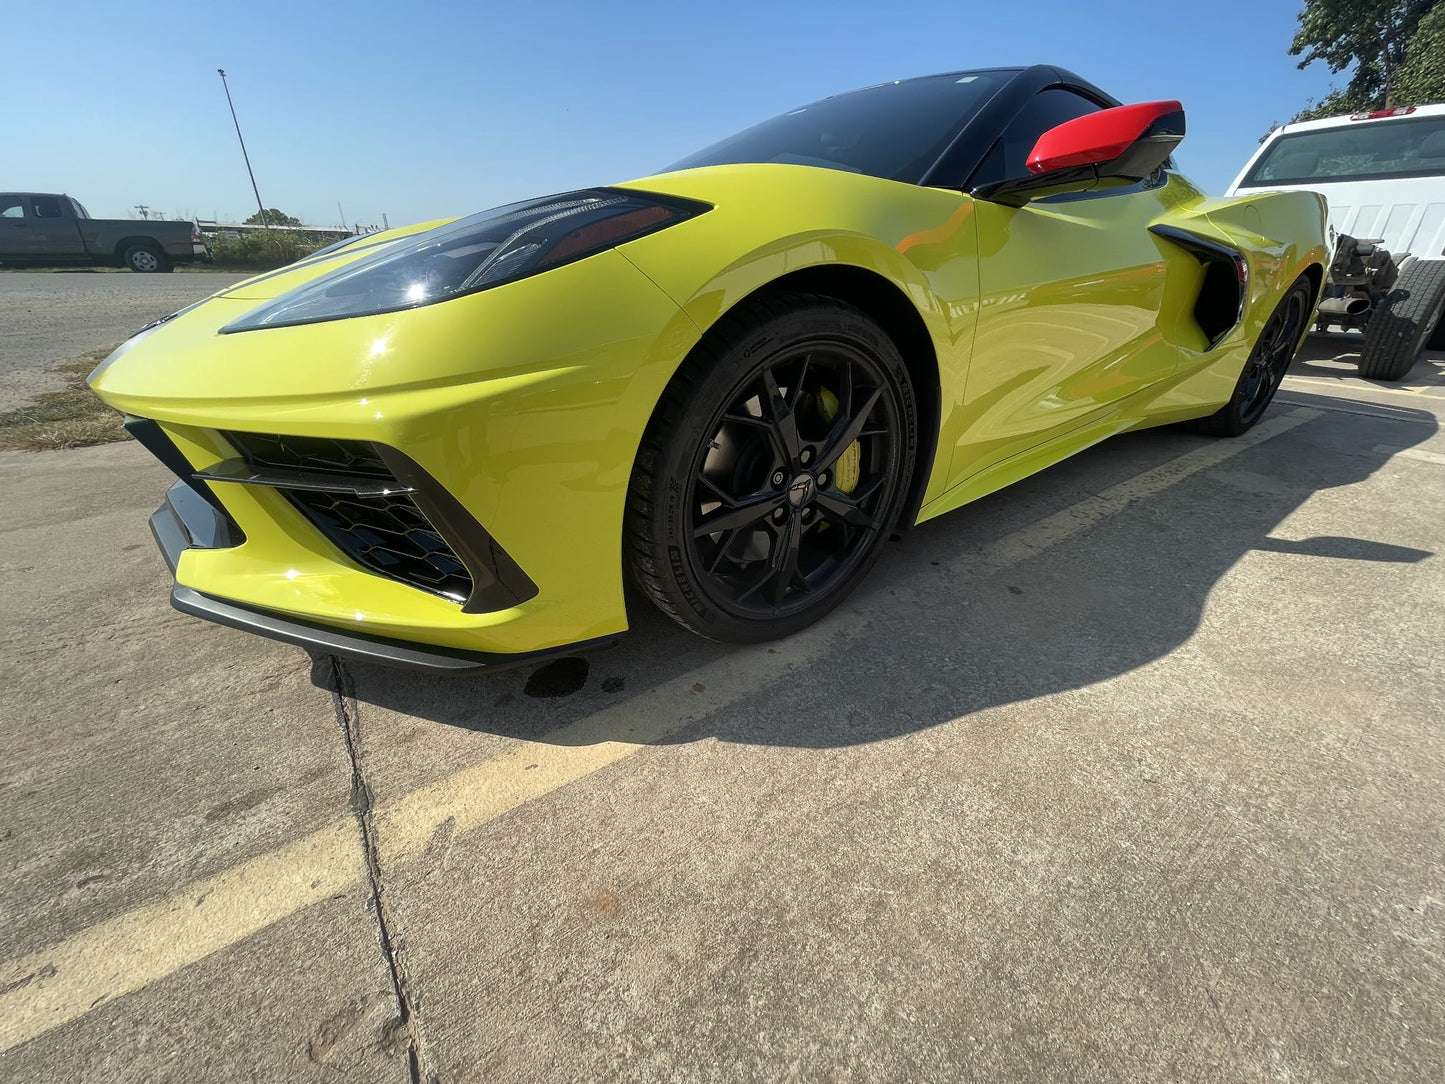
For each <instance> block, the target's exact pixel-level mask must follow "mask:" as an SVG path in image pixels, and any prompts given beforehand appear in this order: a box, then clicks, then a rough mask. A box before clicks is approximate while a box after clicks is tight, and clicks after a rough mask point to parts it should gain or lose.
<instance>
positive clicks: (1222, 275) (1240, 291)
mask: <svg viewBox="0 0 1445 1084" xmlns="http://www.w3.org/2000/svg"><path fill="white" fill-rule="evenodd" d="M1149 232H1150V233H1152V234H1154V235H1155V236H1156V237H1162V238H1164V240H1166V241H1171V242H1173V243H1174V244H1176V245H1178V246H1179V247H1180V248H1182V249H1184V251H1186V252H1188V253H1189V254H1190V255H1191V256H1193V257H1194V258H1195V259H1196V260H1198V261H1199V265H1200V266H1201V267H1202V268H1204V281H1203V283H1202V284H1201V285H1200V287H1199V296H1198V297H1197V298H1195V300H1194V322H1195V323H1196V324H1198V325H1199V330H1200V331H1202V332H1204V339H1205V342H1206V343H1207V345H1206V346H1205V348H1204V349H1206V350H1213V349H1214V348H1215V347H1216V346H1218V345H1219V344H1220V343H1221V342H1222V341H1223V340H1224V337H1225V336H1226V335H1228V334H1229V333H1230V332H1231V331H1233V330H1234V329H1235V328H1236V327H1238V326H1239V322H1240V321H1241V320H1243V319H1244V302H1245V297H1246V289H1245V288H1246V287H1247V286H1248V284H1249V264H1248V263H1246V262H1245V259H1244V255H1243V254H1242V253H1240V252H1239V251H1237V250H1236V249H1232V248H1230V247H1229V246H1228V245H1224V244H1221V243H1220V242H1218V241H1215V240H1213V239H1211V238H1208V237H1201V236H1199V235H1198V234H1195V233H1190V232H1189V231H1188V230H1181V229H1179V228H1178V227H1176V226H1150V227H1149Z"/></svg>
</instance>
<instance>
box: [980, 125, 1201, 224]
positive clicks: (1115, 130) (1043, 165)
mask: <svg viewBox="0 0 1445 1084" xmlns="http://www.w3.org/2000/svg"><path fill="white" fill-rule="evenodd" d="M1183 138H1184V107H1183V106H1182V105H1180V104H1179V103H1178V102H1172V101H1171V102H1144V103H1141V104H1139V105H1121V106H1116V107H1115V108H1113V109H1101V110H1100V111H1099V112H1097V113H1089V114H1088V115H1086V116H1082V117H1076V118H1075V119H1073V120H1070V121H1065V122H1064V123H1063V124H1060V125H1059V126H1058V127H1057V128H1050V129H1049V130H1048V131H1047V132H1045V133H1044V134H1043V135H1041V136H1039V140H1038V142H1037V143H1035V144H1034V149H1033V151H1032V152H1030V154H1029V157H1028V160H1027V162H1026V163H1025V164H1026V165H1027V166H1028V169H1029V176H1027V177H1015V178H1012V179H1010V180H1006V181H997V182H995V183H993V184H987V185H981V186H979V187H978V188H976V189H974V190H973V192H972V195H973V196H974V197H975V198H977V199H984V200H990V201H992V202H994V203H1004V204H1008V205H1010V206H1013V207H1022V206H1023V205H1024V204H1025V203H1027V202H1028V201H1029V200H1030V199H1032V198H1033V197H1034V196H1035V195H1037V194H1039V193H1041V192H1043V191H1044V190H1046V189H1055V188H1059V187H1061V186H1064V185H1071V184H1092V183H1093V182H1095V181H1098V180H1100V179H1101V178H1105V177H1120V178H1124V179H1126V180H1131V181H1142V180H1143V179H1144V178H1145V177H1148V176H1149V175H1150V174H1151V173H1153V172H1154V171H1155V170H1156V169H1158V168H1159V167H1160V166H1161V165H1163V164H1164V162H1165V161H1166V160H1167V159H1168V158H1169V155H1170V154H1171V153H1173V151H1174V148H1175V147H1177V146H1179V143H1180V141H1181V140H1182V139H1183Z"/></svg>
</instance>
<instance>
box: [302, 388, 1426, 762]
mask: <svg viewBox="0 0 1445 1084" xmlns="http://www.w3.org/2000/svg"><path fill="white" fill-rule="evenodd" d="M1340 402H1341V401H1340V399H1338V398H1334V397H1331V398H1324V397H1317V396H1310V395H1304V394H1300V393H1298V392H1291V395H1290V403H1289V406H1288V407H1286V406H1284V405H1276V406H1274V407H1273V408H1272V410H1271V414H1270V415H1267V416H1266V417H1267V419H1268V417H1270V416H1278V415H1279V414H1282V413H1283V412H1284V411H1286V410H1287V409H1293V408H1297V407H1298V406H1300V405H1307V406H1320V407H1329V406H1334V407H1336V408H1338V407H1339V405H1340ZM1437 429H1438V423H1437V421H1436V419H1435V417H1434V416H1433V415H1431V414H1429V413H1426V412H1424V411H1419V410H1412V409H1404V408H1396V407H1391V408H1390V409H1389V411H1388V416H1383V415H1360V414H1348V413H1342V412H1340V411H1339V410H1338V409H1335V410H1330V411H1322V412H1321V413H1320V414H1319V415H1318V416H1317V417H1313V418H1310V419H1309V420H1307V421H1305V422H1303V423H1302V424H1300V425H1297V426H1296V427H1294V428H1293V429H1290V430H1288V431H1286V432H1284V433H1282V434H1280V435H1278V436H1275V437H1273V438H1271V439H1269V440H1265V441H1262V442H1261V443H1259V444H1256V445H1253V446H1251V447H1248V448H1246V449H1245V450H1244V451H1242V452H1240V453H1239V454H1237V455H1235V456H1232V457H1231V458H1229V459H1226V460H1224V461H1223V462H1220V463H1217V464H1214V465H1212V466H1209V467H1206V468H1205V469H1202V470H1199V471H1198V472H1196V473H1193V474H1190V475H1188V476H1187V477H1185V478H1184V479H1183V480H1181V481H1179V482H1177V483H1176V484H1173V485H1171V486H1169V487H1168V488H1165V489H1163V490H1162V491H1160V492H1156V493H1154V494H1153V495H1152V496H1147V497H1144V498H1142V499H1140V500H1136V501H1133V502H1132V503H1129V504H1127V505H1125V506H1124V507H1123V508H1122V509H1121V510H1119V511H1118V512H1117V513H1115V514H1112V515H1109V516H1107V517H1105V518H1102V519H1100V520H1098V521H1097V522H1095V523H1093V524H1091V525H1090V526H1088V527H1087V528H1086V529H1084V530H1082V531H1081V532H1079V533H1077V534H1074V535H1072V536H1071V537H1068V538H1066V539H1065V540H1064V541H1062V542H1060V543H1059V544H1057V545H1048V546H1047V547H1041V548H1038V549H1037V551H1036V552H1031V551H1030V550H1029V548H1028V543H1029V525H1030V524H1031V523H1034V522H1037V521H1038V520H1040V519H1043V518H1044V517H1045V516H1048V515H1051V514H1053V513H1055V512H1058V511H1060V510H1062V509H1063V508H1067V507H1069V506H1071V505H1073V504H1075V503H1077V502H1078V501H1080V500H1088V499H1089V498H1090V497H1091V495H1093V494H1096V493H1099V492H1100V491H1102V490H1104V489H1106V488H1108V487H1109V486H1111V485H1115V484H1116V483H1118V482H1120V481H1123V480H1127V479H1128V478H1129V477H1133V476H1136V475H1138V474H1139V473H1142V472H1143V471H1146V470H1149V469H1151V468H1153V467H1157V466H1159V465H1161V464H1163V463H1167V462H1169V461H1171V460H1173V459H1176V458H1177V457H1179V456H1181V455H1185V454H1187V453H1189V452H1192V451H1195V450H1197V449H1200V448H1203V447H1208V446H1211V445H1212V443H1213V442H1212V441H1210V440H1209V439H1208V438H1203V437H1199V436H1195V435H1192V434H1187V433H1184V432H1181V431H1179V430H1174V429H1161V430H1151V431H1147V432H1143V433H1138V434H1132V435H1128V436H1124V437H1119V438H1116V439H1115V440H1112V441H1109V442H1106V443H1105V444H1103V445H1101V446H1099V447H1098V448H1095V449H1093V450H1091V451H1089V452H1087V453H1085V454H1083V455H1080V456H1076V457H1074V458H1073V459H1071V460H1069V461H1066V462H1065V463H1062V464H1060V465H1058V466H1056V467H1054V468H1052V469H1051V470H1049V471H1046V472H1044V473H1043V474H1040V475H1036V476H1034V477H1033V478H1030V479H1026V480H1025V481H1023V482H1021V483H1018V484H1017V485H1015V486H1013V487H1010V488H1009V489H1007V490H1004V491H1002V492H1000V493H997V494H994V495H992V496H990V497H988V498H985V499H984V500H981V501H978V502H976V503H974V504H972V505H969V506H967V507H965V508H963V509H960V510H958V511H955V512H953V513H950V514H949V515H945V516H942V517H940V518H938V519H935V520H932V521H930V522H928V523H926V524H924V525H922V526H921V527H919V528H916V529H915V530H913V531H911V532H909V534H908V535H907V536H905V537H904V538H903V539H902V540H901V541H899V542H897V543H895V544H893V545H891V546H890V547H889V549H888V551H887V552H886V553H885V555H884V557H883V559H882V560H881V561H880V562H879V564H878V566H877V567H876V568H875V570H874V572H873V574H872V576H871V577H870V578H869V580H868V581H867V582H866V583H865V584H864V585H863V587H862V589H861V590H860V591H859V592H858V593H857V594H856V595H855V596H854V597H853V599H852V600H850V602H849V603H846V604H845V606H844V610H843V611H840V612H839V613H838V614H835V615H834V616H832V617H830V618H829V619H828V620H827V622H826V623H825V624H826V625H827V626H828V627H831V628H833V629H835V630H839V631H840V632H848V633H857V634H856V635H847V636H843V635H840V636H839V637H838V642H837V644H836V645H835V646H834V647H833V648H832V649H830V650H827V651H825V652H824V653H823V654H822V655H821V657H815V658H814V659H813V661H811V662H805V663H803V664H800V665H799V666H797V667H795V668H794V669H792V670H790V671H789V672H788V673H787V674H785V676H783V677H782V678H781V679H780V680H776V681H773V682H771V683H770V684H764V685H763V686H762V687H760V688H759V689H758V690H757V691H756V692H755V693H752V694H749V695H747V696H745V697H743V698H742V699H740V700H736V701H735V702H733V703H731V704H730V705H728V706H726V707H722V708H720V709H719V710H717V711H714V712H713V713H712V714H711V715H709V716H708V717H707V718H706V719H704V720H703V721H702V722H700V723H694V724H689V725H687V726H686V727H683V728H680V729H679V730H678V731H677V732H676V733H674V734H673V735H672V736H670V737H669V738H667V739H664V740H665V741H668V742H687V741H694V740H698V739H701V738H706V737H715V738H718V739H721V740H724V741H729V742H738V743H750V744H765V745H780V746H795V747H805V748H827V747H838V746H846V745H852V744H856V743H862V742H874V741H879V740H882V739H886V738H891V737H897V736H899V735H903V734H908V733H911V732H914V731H918V730H922V729H925V728H927V727H930V726H933V725H936V724H938V723H942V722H946V721H948V720H951V719H956V718H959V717H961V716H965V715H968V714H970V713H972V712H975V711H979V710H981V709H985V708H989V707H995V706H999V705H1005V704H1010V703H1015V702H1019V701H1023V700H1028V699H1032V698H1036V697H1043V696H1048V695H1050V694H1054V693H1058V692H1061V691H1065V690H1071V689H1078V688H1082V687H1084V686H1088V685H1091V684H1094V683H1097V682H1101V681H1104V680H1107V679H1109V678H1114V677H1117V676H1119V675H1121V674H1124V673H1127V672H1129V671H1131V670H1134V669H1136V668H1138V667H1141V666H1143V665H1145V664H1147V663H1150V662H1153V661H1155V660H1157V659H1160V658H1162V657H1164V656H1166V655H1168V654H1169V653H1170V652H1172V651H1174V650H1175V649H1176V648H1178V647H1179V646H1180V645H1181V644H1183V643H1184V642H1185V641H1186V640H1188V639H1189V637H1190V636H1191V635H1192V634H1193V632H1194V631H1195V629H1196V628H1197V627H1198V625H1199V622H1200V618H1201V615H1202V613H1203V610H1204V607H1205V604H1206V600H1207V599H1208V597H1209V595H1210V592H1211V591H1212V590H1213V589H1214V587H1215V585H1216V584H1218V583H1219V581H1220V579H1221V578H1222V577H1223V576H1224V575H1225V574H1226V573H1227V572H1229V570H1230V569H1231V568H1233V567H1234V565H1235V564H1236V563H1237V562H1238V561H1239V560H1240V559H1241V558H1242V557H1243V556H1245V555H1246V554H1248V553H1250V552H1251V551H1256V550H1259V551H1267V552H1272V553H1280V554H1292V555H1298V556H1301V557H1303V558H1328V559H1334V560H1351V561H1378V562H1390V563H1413V562H1418V561H1421V560H1424V559H1425V558H1426V557H1428V556H1431V555H1430V554H1429V553H1427V552H1425V551H1422V550H1417V549H1411V548H1409V547H1405V546H1398V545H1393V544H1390V543H1387V542H1383V541H1380V540H1377V539H1370V538H1353V537H1341V536H1330V535H1322V536H1316V537H1310V538H1304V539H1289V538H1277V537H1274V535H1273V532H1274V531H1275V530H1276V529H1277V528H1278V527H1279V525H1280V524H1281V523H1282V521H1284V520H1285V519H1286V518H1287V517H1289V516H1290V515H1291V514H1292V513H1294V512H1295V511H1296V510H1297V509H1298V508H1299V507H1300V506H1301V505H1302V504H1304V503H1305V502H1306V501H1308V500H1309V499H1310V497H1311V496H1313V495H1314V494H1316V493H1318V492H1320V491H1322V490H1327V489H1332V488H1337V487H1341V486H1350V485H1354V484H1356V483H1359V482H1363V481H1364V480H1366V479H1367V478H1369V477H1370V476H1371V475H1372V474H1373V473H1374V472H1375V471H1377V470H1378V469H1379V468H1380V467H1381V466H1382V465H1383V464H1384V463H1385V462H1386V461H1387V460H1388V459H1389V458H1390V454H1389V453H1387V452H1383V451H1380V452H1377V451H1374V450H1373V449H1375V448H1376V447H1377V446H1381V445H1388V446H1392V447H1394V448H1400V447H1406V446H1411V445H1415V444H1419V443H1420V442H1422V441H1425V440H1427V439H1429V438H1430V437H1431V436H1432V435H1434V433H1435V432H1436V431H1437ZM1121 466H1122V469H1123V470H1125V471H1126V473H1124V474H1123V475H1120V473H1119V472H1120V469H1121ZM1011 534H1013V535H1015V536H1016V537H1017V538H1018V539H1019V540H1020V541H1021V542H1022V543H1023V545H1022V546H1020V547H1019V552H1020V553H1021V554H1022V555H1023V557H1022V559H1021V560H1018V561H1016V562H1013V563H1005V564H1003V565H1002V566H1000V565H999V564H997V563H995V564H994V565H993V566H992V567H991V568H989V567H982V568H979V567H976V566H977V561H976V560H974V558H975V557H976V555H977V554H978V553H979V552H980V551H981V549H982V548H983V547H984V546H986V545H989V544H990V543H992V542H995V541H996V540H998V539H1000V538H1002V537H1004V536H1008V535H1011ZM630 615H631V618H632V624H633V627H632V631H631V632H630V633H629V634H628V635H627V636H626V637H625V638H624V639H623V641H622V643H621V645H620V646H618V647H617V648H614V649H612V650H611V651H606V652H600V653H597V654H595V655H592V656H590V657H589V658H588V659H587V660H585V661H584V662H576V661H573V662H570V663H568V664H567V665H568V666H569V667H570V673H569V674H568V675H565V680H564V681H562V683H561V686H560V692H559V690H558V688H556V687H553V686H551V685H549V682H550V681H551V678H550V677H549V676H548V674H547V673H545V672H542V673H540V677H539V671H538V670H537V669H536V668H534V669H533V671H531V672H528V671H521V672H507V673H502V674H496V675H492V676H488V677H482V678H476V679H451V680H438V679H437V678H436V677H433V676H429V675H419V674H414V673H408V672H402V671H390V670H385V669H381V668H375V667H370V666H363V665H359V664H352V663H348V664H346V669H347V672H348V674H349V676H350V678H351V681H350V684H351V689H350V690H349V691H350V692H352V693H353V694H354V696H355V698H356V700H357V701H358V703H359V705H360V711H361V713H362V716H363V718H364V717H365V715H366V714H367V712H368V706H370V707H372V708H383V709H389V710H393V711H397V712H402V713H404V714H406V715H409V716H415V717H418V718H422V719H428V720H432V721H435V722H438V723H444V724H446V725H449V726H456V727H464V728H467V729H471V730H476V731H482V732H488V733H494V734H499V735H503V736H507V737H516V738H524V739H531V740H540V741H546V740H548V735H549V733H550V732H553V731H555V730H557V728H559V727H562V726H565V725H566V724H567V723H570V722H572V721H574V720H575V719H578V718H580V717H582V716H585V715H588V714H590V713H592V712H595V711H597V710H599V709H601V708H605V707H608V706H610V705H613V704H616V703H619V702H620V701H623V700H626V699H627V698H628V697H631V696H634V695H637V694H639V693H646V692H647V691H648V690H650V689H653V688H654V687H656V686H658V685H660V684H661V683H663V682H666V681H668V680H670V679H673V678H678V677H682V676H683V675H688V674H691V673H692V672H693V671H695V670H697V668H699V667H702V666H705V665H706V664H707V663H708V662H710V661H713V660H716V659H719V658H722V657H723V656H725V655H726V654H727V653H729V652H730V651H734V650H735V649H733V648H730V647H727V646H725V645H719V644H711V643H707V642H704V641H702V640H699V639H697V638H695V637H693V636H690V635H689V634H687V633H685V632H683V631H682V630H680V629H679V628H677V627H676V626H675V625H673V624H672V622H670V621H669V620H667V619H666V618H665V617H663V616H662V615H661V614H659V613H657V612H656V611H655V610H654V609H653V608H652V607H651V606H650V605H648V604H647V603H646V602H645V601H644V600H642V599H633V600H632V603H631V606H630ZM856 622H862V623H863V626H864V627H863V628H862V629H855V628H848V627H846V623H856ZM776 649H777V650H778V651H781V652H783V653H785V654H786V653H787V651H788V646H787V641H784V642H782V643H779V644H778V645H777V648H776ZM549 665H553V666H555V665H556V664H549ZM331 674H332V671H331V667H330V664H329V661H328V660H327V659H321V660H318V664H317V665H316V666H315V667H314V668H313V675H312V680H313V682H315V683H316V684H317V685H320V686H323V687H327V688H330V687H331V680H332V678H331ZM529 682H530V683H531V684H532V686H533V688H532V689H531V690H529V689H528V685H529ZM539 686H540V687H541V691H540V692H539ZM573 687H575V688H576V691H575V692H572V693H571V694H570V695H567V692H568V689H569V688H573ZM529 692H530V695H529ZM619 737H621V735H619Z"/></svg>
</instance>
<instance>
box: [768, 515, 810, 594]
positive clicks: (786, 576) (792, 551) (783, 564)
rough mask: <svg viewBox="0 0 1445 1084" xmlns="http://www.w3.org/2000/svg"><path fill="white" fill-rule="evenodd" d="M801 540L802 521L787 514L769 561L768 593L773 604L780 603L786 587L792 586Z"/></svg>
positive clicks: (786, 590)
mask: <svg viewBox="0 0 1445 1084" xmlns="http://www.w3.org/2000/svg"><path fill="white" fill-rule="evenodd" d="M802 540H803V525H802V523H800V522H799V521H798V518H797V517H796V516H789V517H788V519H787V521H786V522H785V523H784V524H783V536H782V537H781V538H779V539H778V541H777V544H776V545H775V546H774V547H773V555H772V560H771V561H770V562H769V564H770V565H771V567H772V569H773V579H772V583H771V584H770V585H769V587H770V592H769V594H770V596H771V599H772V603H773V605H774V606H780V605H782V602H783V599H784V598H785V597H786V596H787V594H788V588H789V587H792V586H793V580H794V579H795V578H797V575H798V546H799V544H800V543H801V542H802Z"/></svg>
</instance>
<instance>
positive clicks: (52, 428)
mask: <svg viewBox="0 0 1445 1084" xmlns="http://www.w3.org/2000/svg"><path fill="white" fill-rule="evenodd" d="M114 349H115V347H113V346H102V347H99V348H97V349H95V350H90V351H87V352H86V353H84V354H82V355H81V356H80V357H78V358H74V359H72V360H70V361H67V362H64V363H62V364H60V365H57V366H56V367H55V369H54V370H53V371H54V372H56V373H59V374H60V375H61V376H62V377H64V379H65V387H63V388H61V389H60V390H59V391H52V392H46V393H45V394H44V395H39V396H36V399H35V402H34V403H31V404H30V405H29V406H26V407H21V408H20V409H19V410H11V411H8V412H6V413H4V414H0V451H21V452H47V451H55V450H57V449H61V448H84V447H87V446H89V445H92V444H110V443H111V442H112V441H117V440H128V439H130V434H128V433H127V432H126V431H125V429H124V428H122V426H121V424H120V421H121V416H120V415H119V414H117V413H116V412H115V411H114V410H112V409H111V408H110V407H108V406H106V405H105V404H104V403H102V402H101V401H100V400H99V399H97V398H96V397H95V394H94V393H93V392H92V391H91V390H90V388H88V387H86V384H85V378H86V377H87V376H89V375H90V372H91V370H92V369H94V368H95V367H96V366H97V365H98V364H100V362H101V361H102V360H104V358H105V356H106V355H107V354H109V353H110V352H111V351H112V350H114Z"/></svg>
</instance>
